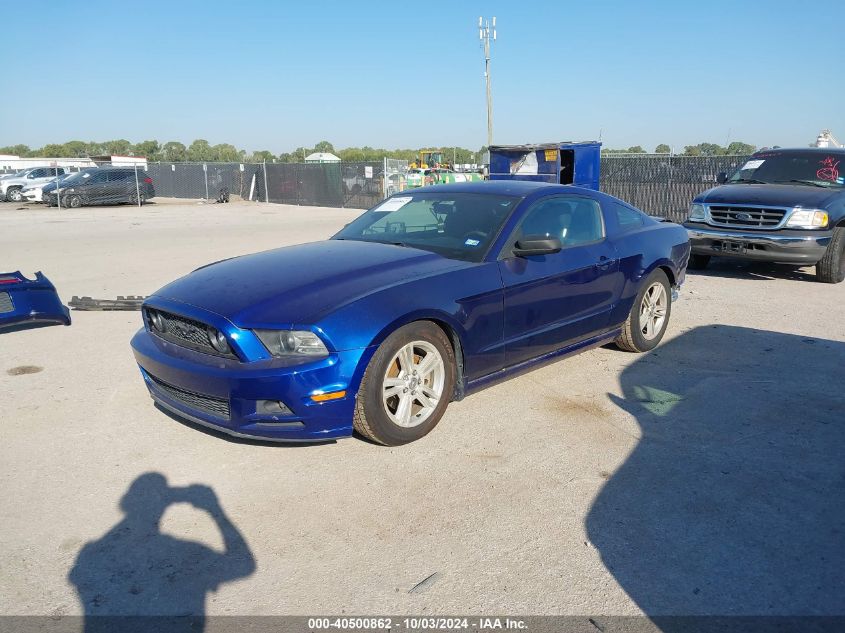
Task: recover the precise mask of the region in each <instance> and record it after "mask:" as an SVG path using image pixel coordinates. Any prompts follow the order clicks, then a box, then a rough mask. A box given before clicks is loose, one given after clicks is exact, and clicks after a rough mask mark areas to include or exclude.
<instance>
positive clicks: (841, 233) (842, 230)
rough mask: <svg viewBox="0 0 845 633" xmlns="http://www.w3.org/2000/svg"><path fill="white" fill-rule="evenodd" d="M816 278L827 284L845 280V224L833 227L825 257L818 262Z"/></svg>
mask: <svg viewBox="0 0 845 633" xmlns="http://www.w3.org/2000/svg"><path fill="white" fill-rule="evenodd" d="M816 279H818V280H819V281H820V282H822V283H825V284H838V283H840V282H842V281H845V226H838V227H836V228H835V229H833V238H832V239H831V240H830V244H828V245H827V250H826V251H825V252H824V257H822V258H821V259H820V260H819V263H818V264H816Z"/></svg>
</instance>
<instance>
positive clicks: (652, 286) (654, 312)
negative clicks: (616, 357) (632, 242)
mask: <svg viewBox="0 0 845 633" xmlns="http://www.w3.org/2000/svg"><path fill="white" fill-rule="evenodd" d="M671 314H672V291H671V288H670V287H669V278H668V277H666V273H664V272H663V271H662V270H660V269H659V268H658V269H657V270H655V271H654V272H652V273H651V274H650V275H649V276H648V279H646V280H645V283H643V286H642V288H641V289H640V291H639V292H638V293H637V298H636V299H635V300H634V305H633V306H631V312H630V313H629V314H628V319H627V320H626V321H625V325H624V326H623V328H622V334H620V335H619V336H618V337H617V338H616V345H617V346H619V348H621V349H623V350H625V351H627V352H648V351H650V350H653V349H654V348H655V347H657V345H658V344H659V343H660V341H661V340H662V339H663V335H664V334H666V328H667V326H668V325H669V316H670V315H671Z"/></svg>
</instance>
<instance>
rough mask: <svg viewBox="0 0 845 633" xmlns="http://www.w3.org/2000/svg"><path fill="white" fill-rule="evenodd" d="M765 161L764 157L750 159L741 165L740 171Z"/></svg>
mask: <svg viewBox="0 0 845 633" xmlns="http://www.w3.org/2000/svg"><path fill="white" fill-rule="evenodd" d="M765 162H766V161H765V159H764V160H750V161H748V162H747V163H745V164H744V165H743V166H742V169H741V170H740V171H745V170H746V169H757V168H758V167H759V166H760V165H762V164H763V163H765Z"/></svg>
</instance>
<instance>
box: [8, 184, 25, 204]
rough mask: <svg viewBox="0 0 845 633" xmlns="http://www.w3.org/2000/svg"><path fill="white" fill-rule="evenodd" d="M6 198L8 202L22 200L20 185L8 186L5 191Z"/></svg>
mask: <svg viewBox="0 0 845 633" xmlns="http://www.w3.org/2000/svg"><path fill="white" fill-rule="evenodd" d="M6 200H8V201H9V202H20V201H21V200H23V195H22V194H21V189H20V187H14V188H9V189H8V190H7V191H6Z"/></svg>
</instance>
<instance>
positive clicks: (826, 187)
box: [684, 148, 845, 283]
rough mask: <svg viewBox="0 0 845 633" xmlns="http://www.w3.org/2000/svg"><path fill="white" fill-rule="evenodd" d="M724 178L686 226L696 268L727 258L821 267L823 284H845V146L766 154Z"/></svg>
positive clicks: (698, 201)
mask: <svg viewBox="0 0 845 633" xmlns="http://www.w3.org/2000/svg"><path fill="white" fill-rule="evenodd" d="M717 181H718V182H719V183H720V186H718V187H715V188H713V189H708V190H707V191H705V192H704V193H701V194H699V195H698V196H696V198H695V199H694V200H693V201H692V205H691V206H690V214H689V219H688V220H687V222H686V223H685V224H684V226H685V227H686V229H687V231H688V232H689V236H690V244H691V246H692V255H691V257H690V262H689V268H691V269H702V268H705V267H706V266H707V264H708V263H709V262H710V258H711V257H714V256H722V257H733V258H739V259H747V260H757V261H767V262H776V263H782V264H795V265H799V266H815V267H816V278H817V279H818V280H819V281H822V282H825V283H839V282H841V281H843V280H845V149H832V148H805V149H771V150H763V151H759V152H757V153H755V154H754V155H753V156H751V158H750V159H749V160H748V161H747V162H746V163H745V164H744V165H743V166H742V167H741V168H740V169H739V170H738V171H737V172H736V173H735V174H734V175H733V176H731V177H730V178H728V177H727V174H724V173H722V174H719V175H718V177H717Z"/></svg>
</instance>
